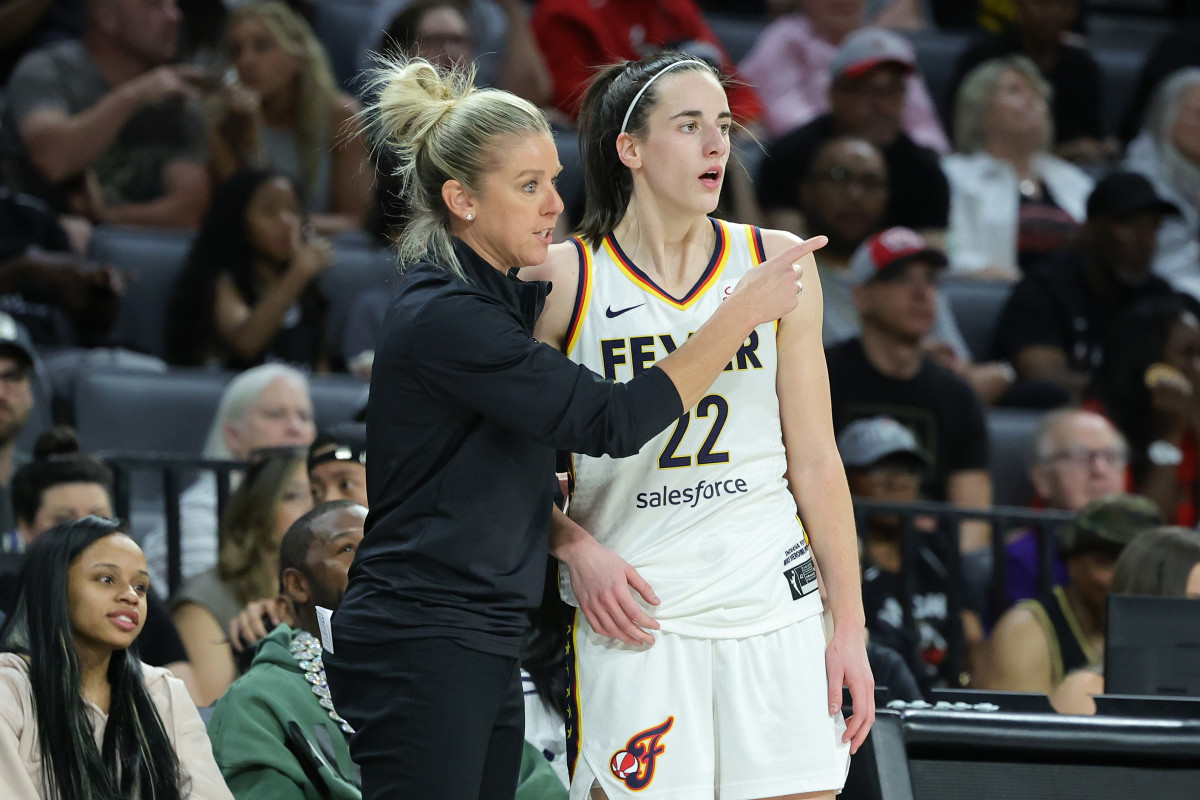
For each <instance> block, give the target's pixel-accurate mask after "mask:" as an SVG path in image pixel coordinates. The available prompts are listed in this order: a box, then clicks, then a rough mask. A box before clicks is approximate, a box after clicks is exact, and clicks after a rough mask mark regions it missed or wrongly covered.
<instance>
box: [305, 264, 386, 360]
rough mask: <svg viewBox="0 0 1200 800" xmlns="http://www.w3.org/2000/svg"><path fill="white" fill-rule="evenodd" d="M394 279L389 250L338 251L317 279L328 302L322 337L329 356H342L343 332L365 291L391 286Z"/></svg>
mask: <svg viewBox="0 0 1200 800" xmlns="http://www.w3.org/2000/svg"><path fill="white" fill-rule="evenodd" d="M396 275H397V272H396V257H395V255H394V254H393V253H392V251H391V250H385V249H383V248H378V247H341V248H339V249H338V250H337V254H336V261H335V262H334V265H333V266H332V267H330V268H329V269H327V270H325V271H324V272H323V273H321V276H320V278H319V279H318V281H319V283H320V287H321V291H322V292H323V293H324V294H325V297H327V298H328V299H329V316H328V318H327V319H326V320H325V333H326V341H327V342H328V344H329V352H330V353H334V354H337V353H341V342H342V330H343V328H345V326H346V317H347V316H348V314H349V311H350V308H351V306H352V305H353V304H354V300H355V298H357V297H358V296H359V295H360V294H362V293H363V292H364V291H366V290H367V289H374V288H376V287H389V286H391V285H392V281H393V279H394V278H395V277H396Z"/></svg>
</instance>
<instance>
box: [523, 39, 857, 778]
mask: <svg viewBox="0 0 1200 800" xmlns="http://www.w3.org/2000/svg"><path fill="white" fill-rule="evenodd" d="M732 124H733V123H732V119H731V116H730V112H729V106H728V104H727V101H726V97H725V91H724V89H723V88H722V86H721V84H720V82H719V80H718V78H717V76H716V74H715V73H714V71H713V70H712V69H711V68H710V67H709V66H708V65H707V64H705V63H703V62H701V61H697V60H693V59H691V58H689V57H687V56H684V55H681V54H677V53H664V54H659V55H657V56H653V57H650V58H647V59H644V60H642V61H639V62H637V63H629V64H626V65H624V66H614V67H611V68H609V69H608V70H606V71H605V72H603V73H601V74H600V75H599V76H598V77H597V79H596V81H595V82H594V83H593V85H592V86H591V88H590V90H589V92H588V94H587V96H586V98H585V99H584V104H583V113H582V116H581V122H580V130H581V138H582V141H583V152H584V166H585V174H586V177H587V184H586V198H587V204H586V208H585V214H584V219H583V223H582V226H581V235H580V236H579V238H577V239H573V240H571V241H570V242H567V243H565V244H562V245H555V246H553V247H552V248H551V250H550V255H549V257H548V259H547V262H546V264H544V265H542V266H540V267H538V268H537V269H536V270H534V271H533V274H532V275H529V276H527V277H536V278H541V279H549V280H552V281H553V282H554V286H555V291H554V292H553V293H552V294H551V295H550V298H549V301H548V305H547V309H546V312H545V313H544V314H543V315H542V317H541V320H540V321H539V324H538V328H537V333H536V335H537V337H538V338H539V339H541V340H542V341H547V342H551V343H553V344H554V345H556V346H558V347H559V348H560V349H562V350H563V351H564V352H565V353H566V354H567V355H568V356H569V357H570V358H571V359H573V360H575V361H577V362H579V363H581V364H583V365H585V366H588V367H590V368H591V369H593V370H595V371H597V372H599V373H600V374H602V375H604V376H605V377H606V378H608V379H610V380H618V381H620V380H628V379H629V378H631V377H634V376H636V375H638V374H640V373H641V372H643V371H644V370H646V369H649V368H650V367H651V366H652V365H653V364H654V363H655V362H656V361H657V360H658V359H660V358H663V357H664V356H666V355H668V354H669V353H671V352H672V351H673V350H674V349H675V348H677V347H678V346H679V345H681V344H682V343H683V342H685V341H687V340H688V337H689V335H690V334H691V333H692V331H694V330H696V329H697V326H698V325H699V324H700V323H701V322H702V321H703V320H704V319H705V318H706V317H707V316H708V315H709V314H712V313H713V311H714V309H717V308H719V307H720V306H721V304H722V303H723V302H724V301H725V299H726V297H727V295H728V292H729V291H730V289H731V287H732V286H733V285H734V284H735V283H736V282H737V281H738V279H739V278H740V277H741V276H742V275H744V274H746V273H747V272H751V271H752V268H753V267H755V265H756V264H759V263H761V262H763V261H765V260H767V259H769V258H771V257H772V256H774V255H776V254H778V253H781V252H783V251H785V250H786V249H788V248H790V247H792V246H794V244H795V242H796V241H797V239H796V238H795V237H794V236H792V235H790V234H787V233H783V232H780V231H760V230H758V229H756V228H753V227H750V226H745V225H731V224H728V223H725V222H721V221H718V220H715V219H712V218H710V217H709V216H707V215H708V214H709V213H711V212H712V211H713V210H714V209H715V208H716V205H717V198H718V194H719V193H720V190H721V184H722V180H723V178H724V172H725V167H726V162H727V159H728V156H729V131H730V128H731V127H732ZM806 260H808V261H809V262H810V263H809V264H808V266H807V272H806V278H805V281H804V284H805V291H804V293H803V294H802V296H801V298H800V302H799V305H798V306H797V308H796V309H795V310H793V311H792V312H790V313H789V314H787V315H786V316H784V317H783V319H782V320H780V321H779V323H778V325H777V326H776V325H771V324H766V325H762V326H759V327H758V328H757V329H756V330H755V331H754V332H753V333H751V334H750V336H749V337H748V338H747V339H746V340H745V342H744V343H743V345H742V348H741V349H740V350H739V351H738V353H737V354H736V355H735V357H734V358H733V359H731V361H730V362H729V364H728V365H727V366H726V367H725V371H724V372H723V374H722V375H721V377H719V378H718V379H717V381H716V382H715V383H714V384H713V386H712V388H711V389H710V390H709V392H708V393H706V394H705V395H704V396H703V397H702V398H701V399H700V400H699V402H698V403H696V404H695V405H694V406H692V407H691V408H690V409H689V411H688V412H687V413H685V414H684V415H683V416H682V417H680V418H679V419H678V421H677V422H676V423H675V425H674V427H673V428H671V429H668V430H667V431H664V432H663V433H661V434H660V435H658V436H657V437H656V438H654V439H652V440H651V441H650V442H649V443H648V444H647V445H646V446H644V447H643V448H642V449H641V451H640V452H639V453H638V455H637V456H635V457H632V458H627V459H621V460H614V459H611V458H608V457H607V456H599V457H595V456H590V455H581V454H576V455H575V456H574V458H573V464H572V466H573V469H574V481H575V488H574V494H573V496H572V499H571V504H570V510H569V514H570V517H571V520H572V521H573V522H574V523H578V525H559V526H556V530H555V533H554V540H553V541H554V548H555V553H556V555H558V556H559V557H560V558H561V559H562V560H563V561H564V563H565V564H566V565H567V568H568V570H569V575H570V579H571V580H570V585H569V587H567V586H566V584H565V582H564V594H565V595H566V596H567V599H568V600H569V601H572V598H571V597H570V591H569V589H570V588H572V587H573V589H574V595H575V599H574V600H573V602H574V603H575V604H576V605H579V606H580V608H581V609H582V610H583V611H584V614H583V615H576V620H577V622H576V626H575V629H574V630H573V649H572V653H573V656H574V667H575V672H574V675H573V678H572V685H573V689H574V691H575V693H576V694H575V696H574V698H573V710H572V713H573V714H577V716H574V717H573V718H571V719H569V720H568V736H569V739H570V740H571V741H570V742H569V746H571V747H573V748H574V749H573V750H572V752H571V757H572V765H573V780H572V786H571V797H572V800H583V798H586V797H587V796H588V793H589V790H594V791H595V793H594V795H593V796H596V797H599V796H602V795H601V793H602V794H603V795H604V796H607V797H609V798H616V797H624V796H626V794H627V793H628V792H630V791H638V792H639V793H641V794H642V795H643V796H647V797H657V796H661V797H671V798H682V797H688V798H692V797H702V796H709V797H711V796H714V795H716V794H718V793H719V796H720V797H721V798H722V800H730V798H738V799H740V798H769V797H789V798H798V797H804V798H808V797H821V798H825V797H833V796H834V794H835V793H836V792H837V791H838V790H840V788H841V786H842V784H843V782H844V779H845V775H846V770H847V767H848V763H849V761H848V758H849V753H848V751H852V750H855V749H857V747H858V745H859V744H861V743H862V740H863V738H865V736H866V734H867V732H868V730H869V729H870V727H871V724H872V722H873V720H874V696H873V691H872V690H873V685H874V684H873V680H872V678H871V673H870V667H869V666H868V663H867V657H866V648H865V642H864V635H863V609H862V598H861V594H860V590H859V568H858V557H857V550H856V545H855V533H854V520H853V514H852V510H851V503H850V495H849V491H848V490H847V487H846V478H845V473H844V471H843V468H842V464H841V460H840V458H839V456H838V452H837V449H836V446H835V443H834V435H833V426H832V421H831V414H830V407H829V385H828V377H827V374H826V368H825V360H824V351H823V350H822V347H821V285H820V281H819V280H818V279H817V276H816V270H815V268H814V265H813V264H812V263H811V256H809V257H806ZM523 276H524V273H523ZM797 508H798V509H799V511H800V514H801V516H802V517H803V518H804V524H805V527H807V529H808V530H809V531H810V532H811V534H812V536H811V544H812V547H813V549H814V550H815V551H816V553H817V555H818V557H819V560H820V563H821V568H822V571H823V574H824V579H825V580H826V581H827V583H828V592H829V598H830V602H831V607H832V613H833V620H834V628H835V630H834V633H833V638H832V641H831V642H830V644H829V646H828V648H826V639H825V635H824V632H823V625H822V621H821V619H822V617H821V600H820V597H819V593H818V591H817V580H816V571H815V568H814V565H813V562H812V556H811V554H810V552H809V539H808V537H807V536H806V535H805V532H804V530H803V529H802V528H801V525H800V524H799V522H798V521H797ZM584 531H588V532H590V533H591V534H594V535H595V537H596V539H598V540H599V542H600V543H602V544H603V545H605V546H606V547H607V548H610V549H611V550H613V551H615V552H616V554H617V555H619V556H620V559H618V558H615V557H613V556H612V555H611V553H607V552H605V551H604V550H603V549H602V548H598V547H597V545H596V541H595V540H593V539H592V538H591V537H590V536H589V535H588V534H586V533H584ZM621 559H623V561H622V560H621ZM627 582H628V585H629V586H632V587H633V588H635V589H638V590H639V592H640V593H641V594H642V596H643V598H644V599H646V600H647V602H648V603H650V604H654V605H655V607H654V608H653V609H652V617H651V616H650V615H648V614H647V613H646V612H647V610H650V609H649V607H648V606H646V607H639V606H638V605H637V604H636V603H635V602H634V601H633V599H632V596H631V594H630V592H629V589H628V588H627ZM651 586H653V587H654V590H651V589H650V587H651ZM655 591H657V594H658V597H660V598H661V602H658V601H657V598H656V597H655V596H654V592H655ZM646 629H658V633H657V635H655V636H653V637H652V636H651V634H649V633H648V632H647V631H646ZM614 638H615V639H616V641H614ZM648 641H653V646H646V645H645V644H639V643H641V642H648ZM843 682H844V683H845V684H846V685H848V686H849V687H850V690H851V696H852V699H853V701H854V715H853V717H851V719H850V721H849V724H848V725H846V724H845V723H844V722H843V719H842V715H841V713H840V706H841V694H842V686H843Z"/></svg>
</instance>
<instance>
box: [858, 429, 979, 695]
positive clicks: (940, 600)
mask: <svg viewBox="0 0 1200 800" xmlns="http://www.w3.org/2000/svg"><path fill="white" fill-rule="evenodd" d="M837 443H838V452H839V453H841V456H842V463H843V464H845V466H846V480H847V483H848V484H849V486H850V494H851V495H852V496H854V497H855V498H862V499H865V500H876V501H879V502H884V503H911V502H914V501H916V500H919V499H920V498H921V476H922V474H923V473H924V472H925V471H926V470H927V469H928V467H929V456H928V455H927V454H926V453H925V450H924V449H923V448H922V447H921V446H920V445H919V444H917V440H916V438H915V437H914V436H913V434H912V431H910V430H909V429H908V428H906V427H904V426H903V425H901V424H900V423H899V422H897V421H896V420H894V419H891V418H890V417H872V418H869V419H859V420H855V421H854V422H852V423H850V424H849V425H847V426H846V427H845V428H844V429H843V430H842V432H841V434H839V435H838V439H837ZM935 524H936V523H935V522H934V521H933V520H928V524H924V521H918V520H911V521H907V522H902V521H901V519H900V518H899V517H898V516H896V515H894V514H879V513H875V514H868V515H867V517H866V520H865V530H860V534H861V535H862V536H863V608H864V610H865V612H866V617H867V630H868V631H870V633H871V640H872V641H873V642H875V643H877V644H882V645H886V646H888V647H890V648H892V649H893V650H895V651H897V652H898V653H900V654H901V655H903V656H905V658H906V659H907V660H908V662H909V666H910V667H911V668H912V671H913V673H914V675H916V677H917V680H918V682H919V683H920V684H921V686H923V687H926V688H929V687H931V686H932V685H934V684H935V683H940V684H942V685H949V686H958V685H959V674H958V673H957V672H956V671H955V670H956V669H957V668H959V667H961V666H964V665H965V664H963V663H959V662H958V661H957V659H954V658H951V657H950V656H951V653H950V646H951V644H952V643H953V642H954V640H955V639H958V640H959V641H963V642H964V643H965V644H966V645H967V646H968V647H969V648H973V647H974V646H975V645H976V644H978V643H979V641H981V640H982V636H983V627H982V625H981V624H980V622H979V618H978V616H976V615H975V614H974V613H973V612H971V611H961V616H955V615H954V614H952V603H951V594H952V592H953V589H952V584H951V576H950V572H949V570H948V569H947V567H946V555H947V549H948V548H950V547H953V546H954V542H953V539H952V538H950V537H948V536H947V533H948V532H947V531H946V530H945V529H944V528H935V527H934V525H935ZM906 528H907V530H906ZM906 534H907V535H909V536H912V537H913V540H912V541H913V546H912V549H911V550H910V551H907V552H908V553H909V554H910V555H911V558H912V559H913V561H912V562H911V563H906V562H905V561H904V558H905V557H906V556H905V555H904V553H905V552H906V551H905V550H904V547H903V541H904V536H905V535H906ZM904 575H911V576H912V584H911V587H912V596H911V602H912V619H911V624H909V623H908V621H906V620H905V618H904V610H903V607H902V605H901V598H902V597H903V592H902V591H901V585H902V584H901V582H902V580H904V578H903V577H902V576H904ZM958 596H959V597H961V596H962V592H961V589H960V590H959V595H958ZM964 634H965V636H964ZM963 655H964V656H967V662H966V663H968V664H969V654H968V653H967V652H966V651H964V653H963Z"/></svg>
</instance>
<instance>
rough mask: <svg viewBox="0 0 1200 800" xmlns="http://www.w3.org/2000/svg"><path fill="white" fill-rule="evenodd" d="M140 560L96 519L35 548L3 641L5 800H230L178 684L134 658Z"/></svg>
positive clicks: (129, 543)
mask: <svg viewBox="0 0 1200 800" xmlns="http://www.w3.org/2000/svg"><path fill="white" fill-rule="evenodd" d="M148 589H149V576H148V575H147V573H146V559H145V557H144V556H143V555H142V551H141V550H139V549H138V546H137V544H136V543H135V542H134V541H133V540H132V539H131V538H129V536H127V535H126V534H125V532H124V531H123V530H122V529H121V527H120V525H119V524H118V523H116V522H112V521H110V520H103V519H99V518H98V517H85V518H83V519H80V520H76V521H74V522H69V523H67V524H65V525H61V526H59V527H57V528H54V529H52V530H50V531H48V532H47V533H46V534H44V535H42V536H40V537H38V539H37V541H35V542H34V543H33V545H32V546H31V547H30V548H29V552H28V553H27V554H26V562H25V567H24V569H23V571H22V574H21V588H20V592H19V599H18V601H17V608H16V611H15V612H14V613H13V614H12V616H10V617H9V618H8V620H7V621H6V623H5V626H4V628H3V630H0V651H3V653H2V654H0V764H4V765H5V770H4V786H5V796H6V797H9V798H14V800H39V798H40V800H74V799H75V798H85V797H86V798H99V797H155V798H160V797H161V798H170V799H171V800H174V799H175V798H180V799H182V798H192V799H193V800H218V799H219V800H230V798H232V795H230V793H229V790H228V789H227V788H226V786H225V782H224V780H223V779H222V778H221V774H220V771H219V770H218V769H217V765H216V762H215V761H214V760H213V756H212V749H211V746H210V745H209V742H208V737H207V736H206V735H205V730H204V722H203V721H202V720H201V719H200V715H199V714H198V713H197V711H196V705H195V703H193V702H192V698H191V697H189V696H188V693H187V689H186V688H185V687H184V685H183V683H182V682H181V681H179V680H177V679H176V678H174V677H172V675H171V673H170V672H168V671H167V670H165V669H162V668H159V667H152V666H149V665H147V664H143V663H142V662H141V661H139V660H138V658H137V655H136V651H134V650H132V649H131V645H133V643H134V641H135V640H136V639H137V638H138V634H139V633H141V631H142V626H143V624H144V622H145V619H146V592H147V590H148Z"/></svg>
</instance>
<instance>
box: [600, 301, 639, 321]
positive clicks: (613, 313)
mask: <svg viewBox="0 0 1200 800" xmlns="http://www.w3.org/2000/svg"><path fill="white" fill-rule="evenodd" d="M644 305H646V304H645V303H638V304H637V305H636V306H630V307H629V308H622V309H620V310H618V311H613V309H612V306H609V307H608V308H606V309H605V310H604V316H606V317H608V318H609V319H612V318H613V317H619V316H621V315H622V314H624V313H625V312H626V311H633V310H634V309H635V308H641V307H642V306H644Z"/></svg>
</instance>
